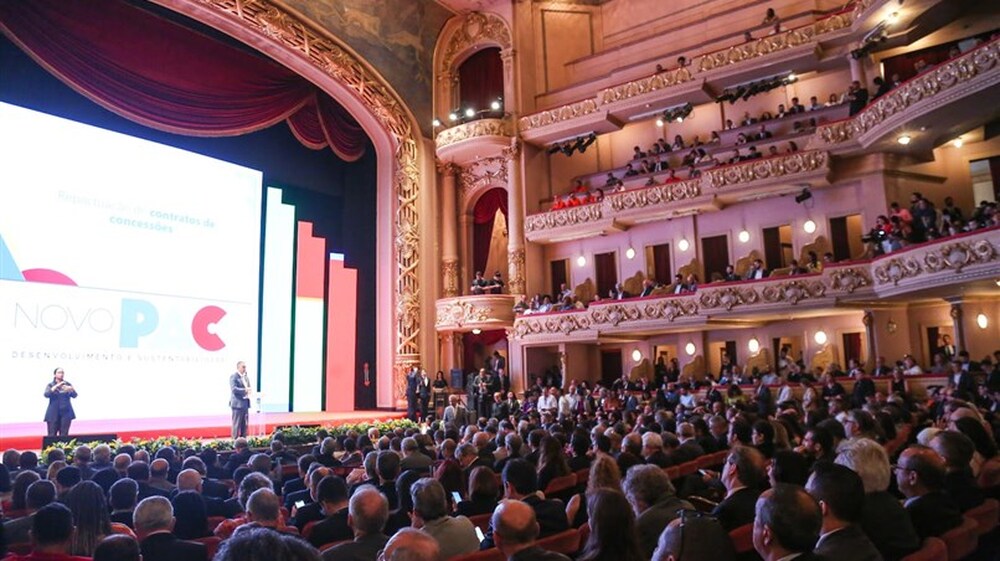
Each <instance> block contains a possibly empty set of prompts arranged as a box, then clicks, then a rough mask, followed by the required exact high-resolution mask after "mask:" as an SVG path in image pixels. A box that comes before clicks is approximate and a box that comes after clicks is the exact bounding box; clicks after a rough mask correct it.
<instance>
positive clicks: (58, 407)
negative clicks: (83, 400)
mask: <svg viewBox="0 0 1000 561" xmlns="http://www.w3.org/2000/svg"><path fill="white" fill-rule="evenodd" d="M64 374H65V373H64V372H63V369H62V368H56V369H55V371H54V372H53V373H52V375H53V377H52V381H51V382H49V383H48V385H46V386H45V397H46V398H48V400H49V406H48V408H46V409H45V419H44V420H45V423H46V424H47V425H48V434H49V436H68V435H69V425H70V423H72V422H73V419H75V418H76V413H74V412H73V404H72V403H70V399H72V398H74V397H76V389H74V388H73V384H70V383H69V382H67V381H66V380H65V379H63V376H64Z"/></svg>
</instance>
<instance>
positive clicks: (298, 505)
mask: <svg viewBox="0 0 1000 561" xmlns="http://www.w3.org/2000/svg"><path fill="white" fill-rule="evenodd" d="M304 506H306V502H305V501H295V508H302V507H304Z"/></svg>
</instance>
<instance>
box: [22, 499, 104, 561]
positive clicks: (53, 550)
mask: <svg viewBox="0 0 1000 561" xmlns="http://www.w3.org/2000/svg"><path fill="white" fill-rule="evenodd" d="M73 533H74V527H73V513H72V512H70V510H69V509H68V508H66V506H64V505H63V504H62V503H51V504H48V505H45V506H43V507H42V508H40V509H38V511H37V512H35V514H34V516H32V519H31V553H29V554H27V555H11V556H8V557H6V558H5V560H6V561H88V560H89V559H90V558H89V557H77V556H74V555H70V549H71V548H72V546H73Z"/></svg>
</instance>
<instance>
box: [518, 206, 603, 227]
mask: <svg viewBox="0 0 1000 561" xmlns="http://www.w3.org/2000/svg"><path fill="white" fill-rule="evenodd" d="M603 207H604V204H603V203H598V204H589V205H583V206H577V207H571V208H565V209H560V210H552V211H549V212H542V213H538V214H532V215H530V216H527V217H525V220H524V231H525V232H535V231H538V230H546V229H550V228H559V227H561V226H571V225H573V224H584V223H586V222H593V221H595V220H600V219H601V218H602V217H603V216H604V212H603Z"/></svg>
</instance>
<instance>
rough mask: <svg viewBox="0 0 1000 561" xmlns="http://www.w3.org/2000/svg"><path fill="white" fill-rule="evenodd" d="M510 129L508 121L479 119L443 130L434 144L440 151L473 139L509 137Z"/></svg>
mask: <svg viewBox="0 0 1000 561" xmlns="http://www.w3.org/2000/svg"><path fill="white" fill-rule="evenodd" d="M510 128H511V127H510V121H509V120H508V119H479V120H477V121H471V122H468V123H462V124H460V125H455V126H453V127H450V128H447V129H444V130H443V131H441V132H439V133H438V135H437V137H436V138H435V139H434V143H435V145H436V146H437V149H438V150H441V149H442V148H447V147H449V146H452V145H454V144H458V143H459V142H464V141H466V140H471V139H473V138H481V137H484V136H511V134H512V133H511V130H510Z"/></svg>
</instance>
